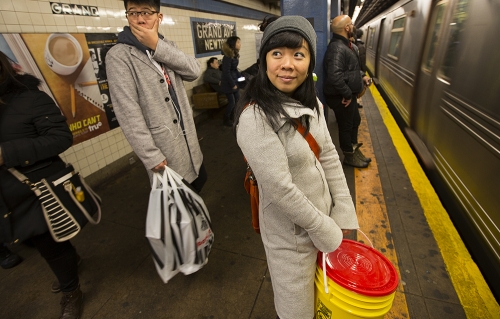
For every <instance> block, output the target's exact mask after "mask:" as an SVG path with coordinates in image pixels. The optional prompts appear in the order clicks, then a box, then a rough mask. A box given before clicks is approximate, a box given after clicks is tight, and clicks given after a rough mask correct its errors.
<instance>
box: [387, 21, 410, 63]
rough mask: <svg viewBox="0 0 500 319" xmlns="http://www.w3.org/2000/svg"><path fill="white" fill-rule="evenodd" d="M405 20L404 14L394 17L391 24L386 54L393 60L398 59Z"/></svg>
mask: <svg viewBox="0 0 500 319" xmlns="http://www.w3.org/2000/svg"><path fill="white" fill-rule="evenodd" d="M405 21H406V16H403V17H399V18H397V19H394V23H393V24H392V31H391V42H390V45H389V53H388V54H387V55H388V56H389V57H390V58H393V59H394V60H397V59H399V53H400V52H401V45H402V42H403V33H404V31H405Z"/></svg>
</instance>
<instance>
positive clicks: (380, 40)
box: [375, 18, 385, 79]
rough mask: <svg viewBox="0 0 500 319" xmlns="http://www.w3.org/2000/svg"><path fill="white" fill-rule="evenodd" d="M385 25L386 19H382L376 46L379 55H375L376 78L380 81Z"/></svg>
mask: <svg viewBox="0 0 500 319" xmlns="http://www.w3.org/2000/svg"><path fill="white" fill-rule="evenodd" d="M384 23H385V18H382V19H381V20H380V25H379V28H378V40H377V44H376V48H377V53H376V54H375V77H376V78H377V79H378V77H379V75H380V74H379V73H380V54H381V49H382V43H383V42H384V41H383V38H384Z"/></svg>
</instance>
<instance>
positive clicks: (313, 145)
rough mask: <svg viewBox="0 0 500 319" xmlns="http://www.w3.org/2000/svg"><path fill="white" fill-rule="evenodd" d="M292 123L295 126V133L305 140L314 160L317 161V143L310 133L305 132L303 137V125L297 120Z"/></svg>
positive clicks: (304, 129) (304, 130)
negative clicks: (314, 157)
mask: <svg viewBox="0 0 500 319" xmlns="http://www.w3.org/2000/svg"><path fill="white" fill-rule="evenodd" d="M294 122H295V124H297V131H298V132H299V133H300V135H302V136H303V137H304V138H305V139H306V141H307V143H308V144H309V147H310V148H311V151H313V153H314V156H316V158H317V159H318V160H319V145H318V142H316V140H315V139H314V137H313V136H312V134H311V133H310V132H307V135H304V134H305V133H306V128H305V127H304V125H302V123H300V121H299V120H297V119H294Z"/></svg>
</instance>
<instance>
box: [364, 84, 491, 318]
mask: <svg viewBox="0 0 500 319" xmlns="http://www.w3.org/2000/svg"><path fill="white" fill-rule="evenodd" d="M370 91H371V94H372V96H373V99H374V100H375V104H376V105H377V107H378V109H379V111H380V114H381V116H382V119H383V121H384V124H385V126H386V127H387V130H388V131H389V135H390V136H391V139H392V141H393V144H394V146H395V147H396V150H397V151H398V154H399V156H400V158H401V161H402V162H403V165H404V166H405V169H406V171H407V173H408V177H409V179H410V181H411V184H412V186H413V189H414V190H415V192H416V194H417V197H418V199H419V201H420V204H421V205H422V209H423V211H424V215H425V217H426V219H427V222H428V223H429V227H430V228H431V231H432V233H433V234H434V238H435V239H436V242H437V244H438V247H439V249H440V250H441V254H442V256H443V260H444V263H445V265H446V269H447V271H448V274H449V276H450V278H451V282H452V283H453V286H454V288H455V290H456V292H457V295H458V298H459V299H460V303H461V304H462V306H463V308H464V311H465V314H466V316H467V318H470V319H476V318H477V319H486V318H492V319H498V318H500V306H499V305H498V303H497V301H496V300H495V297H494V296H493V293H492V292H491V290H490V289H489V287H488V285H487V284H486V281H485V280H484V277H483V276H482V274H481V272H480V271H479V268H478V267H477V265H476V263H475V262H474V261H473V260H472V257H471V256H470V254H469V252H468V250H467V248H466V247H465V245H464V243H463V241H462V239H461V238H460V235H459V234H458V232H457V230H456V229H455V227H454V225H453V223H452V222H451V220H450V218H449V216H448V213H447V212H446V210H445V209H444V207H443V205H442V204H441V201H440V200H439V197H438V196H437V194H436V192H435V191H434V188H433V187H432V185H431V183H430V182H429V180H428V178H427V176H426V175H425V173H424V171H423V170H422V168H421V167H420V164H419V162H418V160H417V158H416V157H415V154H414V153H413V151H412V149H411V148H410V146H409V144H408V142H407V141H406V138H405V137H404V135H403V133H402V132H401V130H400V129H399V126H398V125H397V124H396V121H395V120H394V118H393V116H392V114H391V113H390V111H389V109H388V107H387V104H386V103H385V101H384V100H383V98H382V96H381V95H380V93H379V92H378V90H377V88H376V87H375V86H374V85H371V86H370Z"/></svg>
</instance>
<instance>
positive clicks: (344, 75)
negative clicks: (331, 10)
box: [323, 15, 371, 168]
mask: <svg viewBox="0 0 500 319" xmlns="http://www.w3.org/2000/svg"><path fill="white" fill-rule="evenodd" d="M330 26H331V30H332V32H333V35H332V39H331V41H330V43H329V45H328V48H327V50H326V53H325V58H324V61H323V64H324V68H325V74H326V79H325V82H324V86H323V93H324V94H325V98H326V102H327V104H328V106H329V107H330V108H331V109H332V110H333V111H334V112H335V117H336V119H337V123H338V129H339V141H340V148H341V149H342V152H343V153H344V164H346V165H350V166H354V167H359V168H363V167H367V166H368V163H369V162H370V161H371V159H370V158H366V157H364V156H363V154H362V153H361V150H360V149H359V148H360V146H361V143H358V127H359V124H360V123H361V117H360V115H359V110H358V103H357V95H358V93H359V92H361V91H362V89H363V85H370V81H369V80H370V78H369V77H368V76H364V73H363V72H362V71H361V69H360V66H359V59H358V55H357V53H356V52H355V50H354V49H353V47H352V45H351V42H350V41H349V39H350V38H351V37H352V36H353V28H354V25H353V23H352V20H351V18H349V16H347V15H342V16H337V17H335V18H334V19H332V21H331V25H330Z"/></svg>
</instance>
